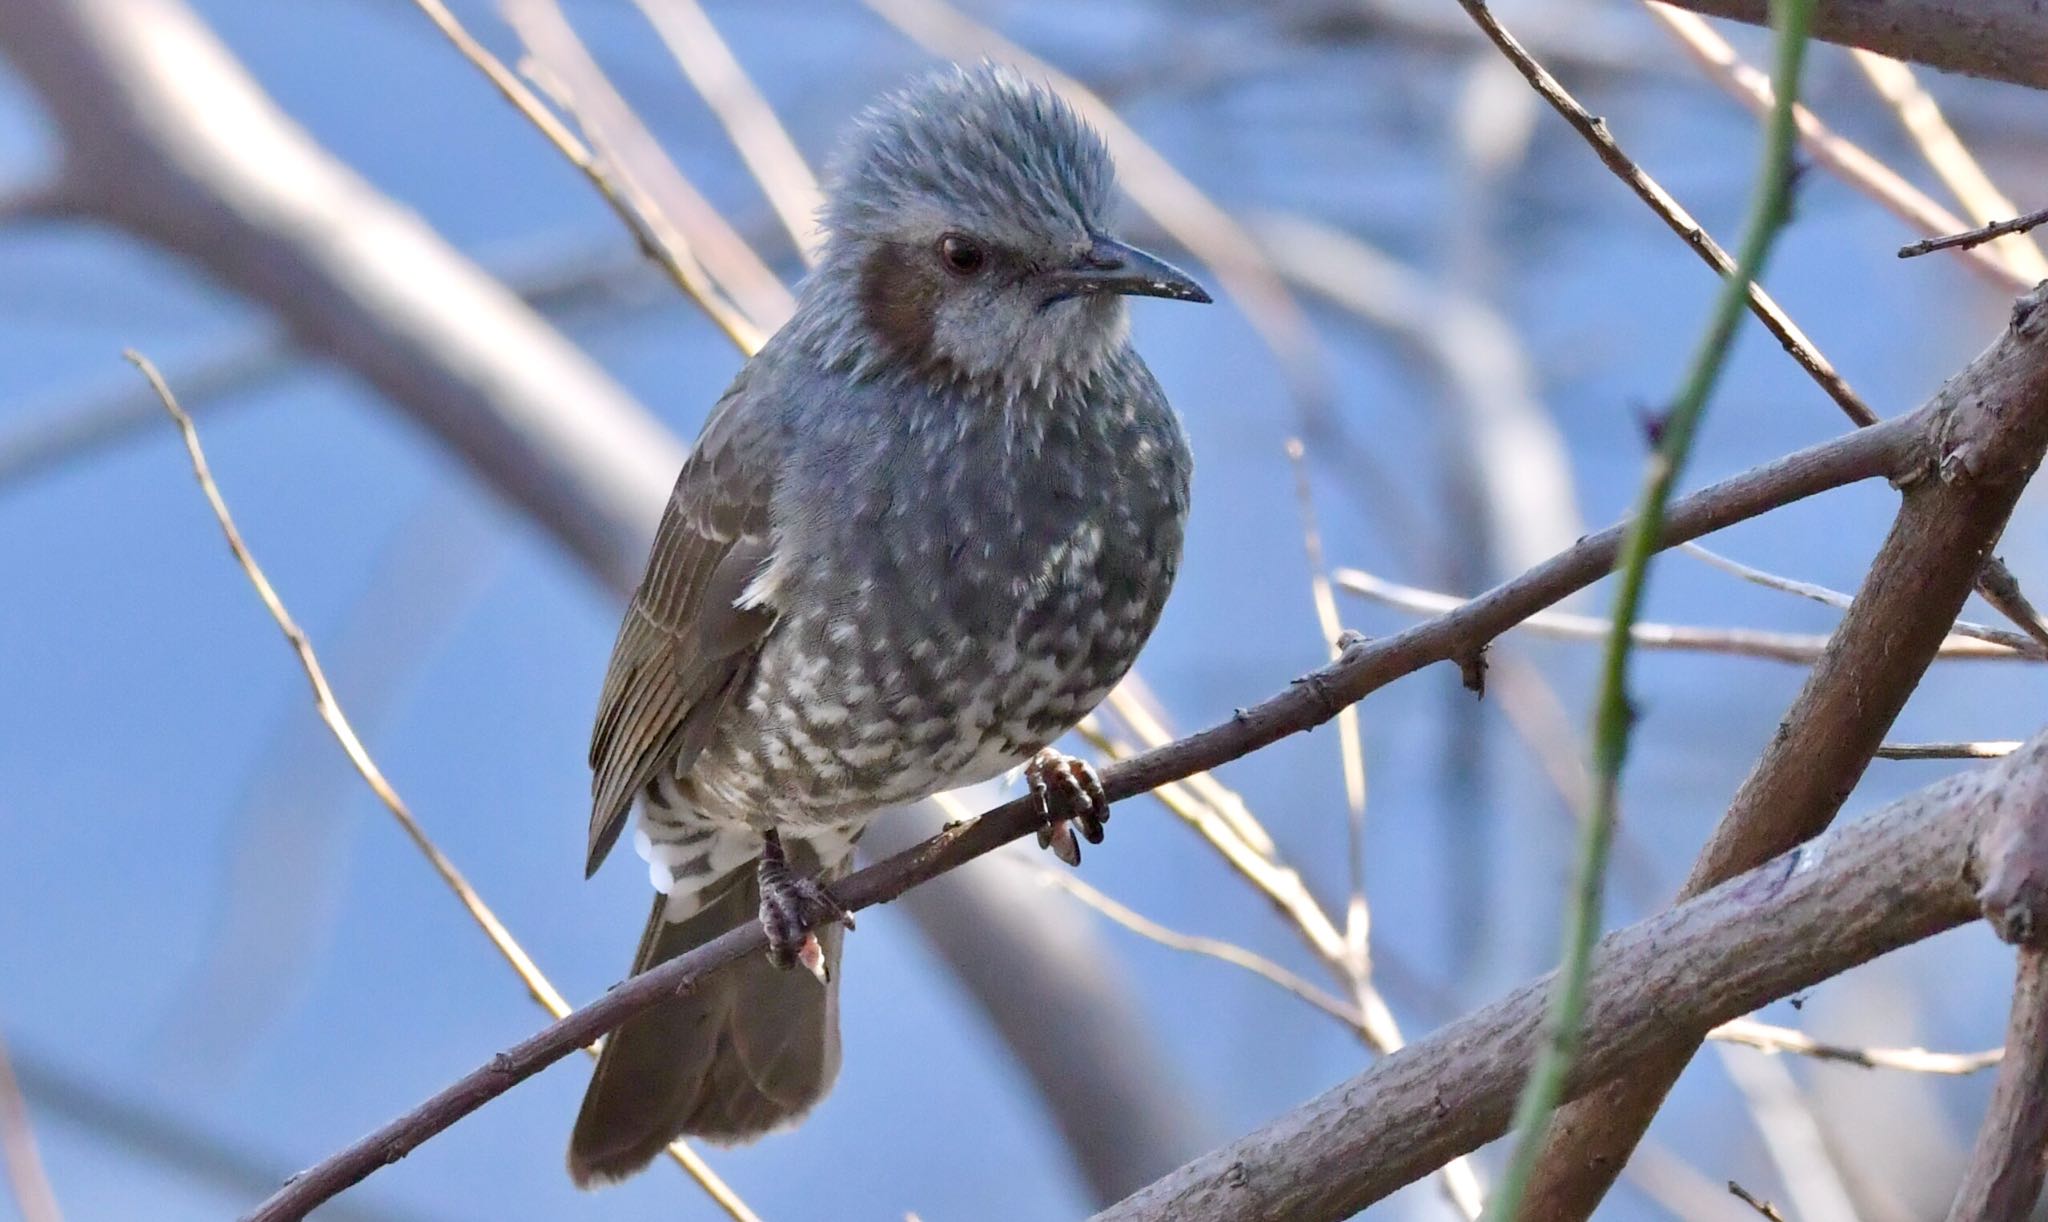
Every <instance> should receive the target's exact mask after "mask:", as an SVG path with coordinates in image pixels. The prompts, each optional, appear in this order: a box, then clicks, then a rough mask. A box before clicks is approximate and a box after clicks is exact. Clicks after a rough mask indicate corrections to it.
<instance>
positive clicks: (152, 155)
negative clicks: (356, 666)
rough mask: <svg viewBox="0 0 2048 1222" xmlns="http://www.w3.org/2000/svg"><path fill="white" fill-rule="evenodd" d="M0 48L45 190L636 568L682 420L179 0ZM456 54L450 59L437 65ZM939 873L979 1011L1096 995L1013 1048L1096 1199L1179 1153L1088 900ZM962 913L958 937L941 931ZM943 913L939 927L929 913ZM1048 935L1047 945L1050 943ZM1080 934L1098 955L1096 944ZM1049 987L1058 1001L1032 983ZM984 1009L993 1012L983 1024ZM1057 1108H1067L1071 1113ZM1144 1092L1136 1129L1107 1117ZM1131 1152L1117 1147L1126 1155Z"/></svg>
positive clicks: (43, 1)
mask: <svg viewBox="0 0 2048 1222" xmlns="http://www.w3.org/2000/svg"><path fill="white" fill-rule="evenodd" d="M0 54H4V55H5V56H6V57H7V59H8V60H9V61H10V62H11V63H12V65H13V67H14V68H15V70H16V71H17V72H18V73H19V74H20V76H21V79H22V80H23V82H24V83H25V84H27V85H28V86H29V88H30V89H32V90H33V91H34V92H35V93H36V95H37V96H38V97H39V98H40V100H41V101H42V103H43V105H44V107H45V108H46V110H47V111H48V114H49V116H50V118H51V119H52V121H53V122H54V123H55V125H56V127H57V129H58V136H59V138H60V141H61V146H62V147H61V154H62V155H61V162H60V180H59V182H58V184H57V185H56V187H55V188H53V196H54V197H58V198H61V199H62V200H63V202H64V206H65V209H66V215H75V216H81V217H84V218H89V219H93V220H97V221H100V222H104V223H107V224H111V225H113V226H116V227H118V228H120V229H123V230H125V231H127V232H128V233H130V234H132V235H133V236H135V237H137V238H140V239H142V240H144V241H147V242H150V243H153V244H155V245H159V246H162V247H165V248H167V249H169V250H172V251H174V252H177V253H179V254H181V255H184V256H185V257H187V258H188V259H190V260H191V262H192V263H194V264H195V265H196V266H197V267H199V268H200V269H202V270H203V271H205V272H206V273H207V274H209V275H211V276H214V277H216V278H218V279H219V280H221V281H222V282H223V283H225V284H227V285H228V286H229V287H231V288H233V289H235V290H237V291H239V292H241V293H243V294H245V295H246V296H248V297H249V298H250V299H252V300H254V301H256V302H258V303H260V304H262V305H264V306H266V307H268V308H269V310H271V311H272V312H273V313H274V314H275V316H276V317H277V318H278V319H279V320H280V321H281V322H282V323H283V324H284V325H285V327H286V328H287V329H288V331H289V333H290V335H291V337H292V338H293V339H294V340H295V341H296V342H298V343H299V344H301V345H303V346H304V347H306V348H307V349H309V350H312V351H314V352H318V353H321V354H324V355H326V356H329V357H331V358H333V359H334V360H335V361H337V362H338V363H339V364H341V365H343V366H345V367H346V368H348V369H350V370H352V371H353V372H355V373H356V374H358V375H359V376H361V377H362V378H363V379H364V380H366V381H367V382H369V383H370V384H371V385H373V386H374V387H375V388H376V389H377V390H378V391H380V392H381V393H382V394H383V396H384V398H385V399H386V400H387V401H388V402H389V403H390V404H391V405H392V406H393V407H395V408H397V409H398V410H399V411H400V412H402V413H403V414H405V415H406V416H407V417H408V418H410V419H412V420H414V421H417V422H418V423H420V424H421V425H423V426H425V427H426V428H427V429H428V430H429V431H430V432H432V433H433V434H434V435H435V436H437V437H438V438H439V439H440V440H441V441H442V442H443V443H444V444H446V445H447V446H448V447H449V448H450V449H451V450H452V451H453V452H454V453H455V454H457V455H458V456H460V457H461V458H462V459H463V460H464V461H465V462H466V463H467V464H468V465H469V466H470V467H471V469H472V470H474V471H475V473H476V474H477V475H478V476H479V477H480V478H481V479H482V480H483V482H484V483H485V484H486V485H487V486H489V487H490V488H491V490H492V491H494V492H495V493H497V494H498V495H499V496H500V497H502V498H503V499H504V500H505V501H507V502H509V503H510V505H511V506H512V507H513V508H515V509H516V510H518V511H519V512H521V513H523V514H524V515H525V516H526V517H528V518H529V519H530V520H531V521H533V522H534V524H535V525H537V526H539V527H540V528H541V529H543V530H544V531H546V532H547V533H548V534H549V535H550V536H551V537H553V538H554V539H555V540H556V542H557V543H559V544H560V545H561V546H562V547H563V548H564V549H565V550H566V551H567V552H568V553H569V554H570V555H571V556H573V557H574V558H575V559H576V560H577V561H578V562H579V563H580V564H581V565H582V567H583V568H584V569H585V570H586V571H587V572H589V573H590V574H591V575H592V576H594V577H596V578H597V579H598V581H599V582H601V583H602V584H603V585H605V586H606V587H607V588H609V589H610V590H612V591H613V592H614V593H617V594H619V595H621V596H624V595H625V594H628V593H630V592H631V591H632V589H633V587H634V586H635V585H636V584H637V583H638V582H639V580H640V574H641V570H642V567H643V565H644V564H645V562H646V556H647V544H648V541H649V539H651V538H652V537H653V533H654V524H655V522H656V519H657V518H658V516H659V513H660V507H661V505H662V504H663V502H664V501H665V500H666V499H667V496H668V491H669V486H670V484H671V483H672V482H673V481H674V479H675V473H676V471H677V470H678V469H679V468H680V467H681V465H682V461H683V456H684V454H685V452H686V450H685V447H684V446H683V444H682V442H681V440H680V439H679V438H677V437H676V436H675V435H674V434H673V433H671V432H669V431H668V430H667V429H666V428H665V427H664V426H663V425H662V424H661V423H660V422H659V421H657V420H656V419H655V418H654V417H653V416H652V415H650V414H649V413H648V412H647V411H646V409H645V408H643V407H642V406H641V405H640V404H638V403H637V402H635V401H634V400H633V399H632V398H631V397H630V396H629V395H627V394H626V393H625V392H624V391H623V390H622V389H620V388H619V386H618V385H617V384H616V383H615V382H613V381H612V379H611V378H610V377H609V376H608V375H607V374H606V373H605V372H604V371H603V370H602V369H600V368H598V367H597V366H596V365H595V364H594V363H592V362H591V361H590V360H589V359H588V358H587V357H585V356H584V355H583V354H582V353H581V352H580V351H579V350H577V349H576V348H575V347H574V346H573V345H571V344H570V343H569V342H568V341H567V340H565V339H564V338H563V337H562V336H561V335H560V334H559V333H558V332H557V331H555V330H554V329H552V328H551V327H549V326H548V325H547V324H546V323H545V322H544V321H543V320H542V319H541V318H539V317H538V316H537V315H536V314H535V313H534V312H533V311H532V310H531V309H529V308H528V307H527V306H525V305H524V304H522V303H521V302H520V301H519V300H518V299H517V297H516V296H515V295H514V294H512V293H511V292H509V291H508V290H507V289H505V288H504V287H503V286H502V285H501V284H499V283H498V282H497V281H495V280H493V279H492V278H491V277H489V276H488V275H486V274H485V273H483V272H482V271H480V270H479V269H478V268H477V267H475V266H474V265H473V264H472V263H471V262H470V261H469V260H468V259H466V258H464V257H463V256H462V255H461V254H460V253H459V252H457V251H456V250H454V249H453V248H451V247H450V246H448V245H447V243H446V242H444V241H443V240H442V239H441V238H440V237H439V236H438V235H436V234H435V233H434V232H433V231H432V230H430V229H429V228H427V227H426V226H425V225H424V224H423V223H421V221H420V220H419V218H418V217H417V216H415V215H414V214H412V213H411V212H410V211H408V210H407V209H405V208H403V207H401V206H399V205H398V204H396V203H394V202H392V201H391V200H389V199H387V198H385V197H384V196H383V195H381V194H379V193H378V192H377V191H376V190H375V189H374V188H373V187H372V186H370V184H368V183H366V182H364V181H363V180H362V179H361V178H360V177H359V176H357V175H356V174H354V173H353V172H352V171H350V170H349V169H348V168H347V167H346V166H343V165H342V164H340V163H339V162H337V161H336V160H335V159H334V158H333V157H331V156H330V155H329V154H328V153H326V152H325V151H324V150H323V149H321V148H320V147H319V146H317V145H316V144H315V143H314V142H313V141H312V139H311V138H310V137H309V136H308V135H307V134H306V133H305V132H304V131H303V130H301V129H300V128H299V127H298V126H297V125H296V124H294V123H293V122H292V121H291V120H290V119H289V118H288V117H287V116H286V115H284V114H283V113H282V112H280V111H279V110H278V108H277V107H276V105H275V104H274V103H273V102H272V101H271V100H270V98H269V97H267V96H266V95H265V94H264V93H263V92H262V90H261V89H260V88H259V87H258V86H257V84H256V82H255V81H254V80H253V79H251V78H250V76H249V75H248V73H247V72H246V71H245V70H244V69H243V68H242V66H241V65H240V64H239V63H237V62H236V60H235V59H234V57H233V56H232V55H231V54H230V53H229V51H228V50H227V48H225V47H223V46H222V45H221V44H220V42H219V41H218V40H217V39H215V38H214V36H213V35H212V33H211V32H210V31H208V30H207V29H206V27H205V26H204V25H203V24H202V23H201V22H200V21H199V19H198V18H197V17H196V16H194V15H193V13H192V12H191V11H190V10H189V9H188V8H186V7H185V6H184V5H183V4H181V3H178V2H177V0H6V2H0ZM452 62H453V61H452V60H451V63H452ZM1032 901H1033V897H1031V896H1028V895H1025V894H1022V893H1019V892H1016V891H1014V890H1013V891H992V892H983V891H979V890H977V889H975V888H972V887H968V886H963V885H958V884H955V883H953V882H951V881H944V882H941V883H939V884H938V885H937V886H936V887H935V888H932V889H929V890H928V891H926V890H921V891H920V892H919V893H918V894H917V895H916V896H914V897H912V899H911V901H910V903H909V904H908V905H907V908H908V910H909V913H910V915H911V917H912V919H913V920H915V921H916V922H917V923H918V924H919V925H920V927H923V928H925V929H926V930H927V931H928V934H927V936H928V937H929V938H931V940H932V941H933V944H934V946H935V947H937V948H938V949H939V950H940V952H941V954H942V957H945V958H947V959H948V960H949V966H951V967H952V968H953V969H954V970H955V971H956V973H957V974H958V975H959V976H960V978H961V980H962V981H963V982H964V983H965V984H966V985H967V987H968V989H969V991H970V992H971V993H972V994H973V995H974V997H975V999H976V1002H977V1004H979V1005H980V1006H981V1007H982V1008H983V1009H984V1010H986V1011H988V1012H989V1013H990V1014H991V1016H992V1021H993V1015H994V1014H995V1013H996V1011H997V1009H998V1007H1000V1006H1001V1005H1004V1004H1006V1003H1005V1002H1004V1000H1003V998H1004V997H1005V996H1007V995H1006V994H1002V993H1000V992H997V993H991V992H988V991H986V990H985V989H984V988H983V987H982V985H983V983H984V982H986V981H989V980H992V979H998V978H1002V977H1005V976H1012V975H1014V976H1015V977H1017V978H1029V979H1033V980H1037V981H1039V982H1041V985H1042V987H1043V988H1044V989H1046V990H1048V991H1049V993H1050V991H1053V990H1057V991H1058V992H1059V996H1058V999H1057V1003H1056V1004H1057V1006H1058V1008H1059V1009H1060V1010H1061V1011H1062V1012H1071V1013H1075V1014H1092V1015H1095V1016H1097V1017H1096V1019H1095V1020H1094V1021H1095V1023H1096V1033H1097V1035H1098V1036H1099V1037H1100V1041H1101V1042H1100V1044H1097V1045H1092V1047H1108V1048H1113V1049H1115V1050H1116V1053H1115V1055H1114V1056H1111V1057H1097V1058H1095V1059H1092V1060H1086V1061H1084V1060H1083V1058H1084V1057H1086V1056H1087V1055H1088V1050H1087V1048H1084V1047H1082V1046H1079V1045H1063V1046H1061V1047H1057V1048H1055V1047H1051V1046H1050V1045H1049V1044H1047V1043H1046V1042H1040V1043H1039V1044H1036V1045H1031V1046H1020V1047H1018V1048H1017V1049H1016V1051H1017V1053H1018V1058H1019V1060H1020V1061H1021V1062H1022V1063H1023V1065H1024V1067H1025V1069H1026V1071H1027V1072H1028V1073H1029V1074H1030V1075H1031V1078H1032V1081H1033V1084H1034V1086H1035V1087H1036V1088H1037V1089H1038V1091H1039V1092H1040V1094H1041V1095H1042V1096H1043V1097H1044V1098H1045V1099H1046V1100H1047V1101H1048V1107H1049V1108H1051V1109H1052V1110H1054V1111H1055V1112H1058V1113H1059V1114H1060V1115H1059V1119H1060V1124H1061V1127H1062V1129H1063V1130H1064V1131H1068V1132H1072V1131H1076V1130H1087V1131H1091V1132H1096V1133H1103V1134H1105V1136H1103V1138H1102V1140H1101V1141H1100V1142H1099V1148H1097V1149H1095V1150H1092V1151H1089V1152H1086V1153H1084V1152H1082V1151H1080V1150H1078V1149H1077V1150H1074V1151H1072V1154H1073V1156H1074V1158H1075V1161H1076V1163H1077V1165H1079V1166H1080V1167H1081V1168H1082V1170H1083V1171H1084V1173H1085V1175H1086V1176H1087V1179H1088V1183H1089V1187H1090V1189H1091V1190H1092V1193H1093V1195H1094V1197H1095V1199H1096V1200H1098V1201H1109V1200H1114V1199H1115V1198H1116V1197H1117V1196H1119V1195H1121V1194H1122V1193H1125V1192H1128V1191H1129V1190H1130V1189H1131V1188H1132V1187H1134V1186H1135V1185H1136V1184H1139V1183H1142V1182H1144V1180H1145V1179H1147V1178H1149V1177H1150V1176H1152V1175H1155V1174H1157V1173H1158V1172H1159V1171H1160V1170H1161V1169H1162V1163H1161V1159H1162V1158H1163V1159H1164V1160H1165V1162H1164V1165H1168V1166H1170V1165H1171V1163H1172V1161H1174V1160H1177V1159H1180V1158H1184V1157H1186V1156H1187V1155H1188V1154H1189V1153H1191V1152H1192V1150H1193V1149H1194V1147H1193V1146H1191V1145H1175V1146H1172V1147H1168V1146H1167V1145H1166V1144H1165V1143H1167V1142H1168V1141H1179V1140H1181V1139H1182V1136H1180V1135H1184V1134H1185V1132H1186V1129H1185V1120H1186V1117H1187V1116H1188V1114H1189V1108H1188V1104H1187V1100H1186V1099H1185V1098H1184V1097H1183V1096H1182V1095H1181V1094H1179V1093H1178V1092H1176V1091H1173V1090H1171V1089H1170V1086H1171V1084H1172V1083H1173V1081H1174V1077H1173V1075H1172V1074H1171V1073H1170V1072H1169V1071H1168V1070H1167V1069H1166V1068H1165V1066H1164V1064H1163V1062H1162V1060H1161V1058H1160V1054H1159V1053H1158V1051H1157V1043H1156V1041H1155V1040H1153V1039H1152V1038H1151V1036H1150V1034H1149V1032H1148V1031H1147V1030H1146V1029H1145V1027H1144V1026H1143V1025H1142V1023H1141V1022H1139V1020H1138V1015H1137V1011H1136V1008H1135V1007H1134V1006H1133V1005H1132V1003H1131V1001H1130V998H1129V994H1128V988H1127V986H1126V985H1124V984H1123V983H1122V982H1121V981H1119V980H1118V979H1116V977H1115V976H1114V975H1113V974H1112V973H1109V972H1105V971H1100V970H1097V971H1091V972H1078V971H1074V970H1072V968H1073V966H1074V957H1075V956H1076V955H1077V954H1078V953H1079V952H1078V951H1077V949H1076V948H1077V947H1078V946H1081V945H1085V944H1088V943H1089V942H1091V941H1094V940H1095V935H1094V933H1093V932H1092V931H1091V929H1090V928H1089V923H1088V920H1087V918H1086V916H1085V915H1084V914H1081V913H1078V912H1071V911H1069V910H1068V909H1067V908H1066V907H1064V906H1061V905H1048V904H1044V903H1040V902H1032ZM942 926H943V927H958V928H961V929H968V930H972V931H974V932H975V934H977V935H978V936H976V937H974V938H973V939H972V945H971V946H963V945H962V943H963V942H965V941H966V940H967V939H966V938H964V937H963V935H961V934H959V933H958V932H947V930H946V929H941V928H940V927H942ZM935 929H937V930H938V931H939V932H937V933H932V932H929V931H932V930H935ZM1055 945H1056V946H1059V947H1061V948H1062V949H1061V950H1060V951H1059V952H1058V953H1054V952H1053V951H1051V950H1049V949H1047V948H1048V947H1049V946H1055ZM1096 953H1098V954H1099V953H1100V952H1099V950H1098V951H1097V952H1096ZM1047 1004H1054V1003H1053V1002H1051V1001H1048V1003H1047ZM997 1025H998V1026H999V1025H1000V1024H997ZM1070 1112H1071V1114H1069V1113H1070ZM1139 1113H1144V1114H1147V1115H1148V1116H1149V1121H1148V1124H1147V1125H1146V1127H1145V1128H1143V1129H1141V1130H1138V1131H1118V1132H1114V1133H1107V1129H1108V1126H1110V1125H1113V1124H1115V1123H1116V1122H1117V1120H1118V1119H1119V1118H1121V1117H1128V1116H1131V1115H1134V1114H1139ZM1126 1152H1128V1153H1129V1154H1130V1157H1128V1158H1126V1157H1123V1155H1124V1154H1125V1153H1126Z"/></svg>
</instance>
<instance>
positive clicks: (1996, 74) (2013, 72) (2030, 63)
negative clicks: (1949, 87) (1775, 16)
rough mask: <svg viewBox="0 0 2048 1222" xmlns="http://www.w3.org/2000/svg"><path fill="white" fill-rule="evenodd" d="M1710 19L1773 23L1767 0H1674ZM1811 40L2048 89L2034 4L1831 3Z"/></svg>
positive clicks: (2006, 0) (2046, 29) (2043, 15)
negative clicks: (1723, 18) (1813, 38)
mask: <svg viewBox="0 0 2048 1222" xmlns="http://www.w3.org/2000/svg"><path fill="white" fill-rule="evenodd" d="M1672 2H1673V3H1676V4H1678V5H1679V6H1680V7H1681V8H1689V9H1692V10H1693V11H1695V12H1700V13H1705V14H1707V15H1708V16H1710V17H1732V18H1734V19H1735V20H1737V21H1746V22H1748V23H1750V24H1751V25H1764V24H1767V23H1768V21H1769V19H1770V18H1769V11H1770V0H1672ZM1813 36H1814V37H1815V38H1819V39H1822V40H1824V41H1826V42H1838V43H1842V44H1844V45H1845V46H1852V47H1865V48H1868V49H1869V50H1872V51H1881V52H1883V53H1884V54H1886V55H1889V56H1892V57H1893V58H1895V59H1905V60H1911V61H1913V62H1914V63H1917V64H1926V65H1927V66H1928V67H1930V68H1940V69H1942V70H1943V71H1945V72H1963V73H1968V74H1969V75H1971V76H1985V77H1990V78H1992V79H1993V80H2000V81H2011V82H2013V83H2015V84H2019V85H2029V86H2032V87H2033V88H2035V89H2048V10H2043V9H2041V8H2040V7H2039V6H2037V5H2035V4H2033V3H2031V2H2030V0H1831V2H1830V3H1827V4H1823V5H1821V6H1820V9H1819V11H1818V12H1817V13H1816V14H1815V15H1814V27H1813Z"/></svg>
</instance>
